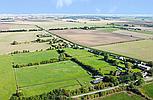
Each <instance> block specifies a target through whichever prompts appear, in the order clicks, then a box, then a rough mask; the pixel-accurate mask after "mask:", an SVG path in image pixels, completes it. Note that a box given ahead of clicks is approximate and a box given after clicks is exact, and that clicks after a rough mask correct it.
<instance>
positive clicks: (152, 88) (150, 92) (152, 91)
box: [140, 83, 153, 99]
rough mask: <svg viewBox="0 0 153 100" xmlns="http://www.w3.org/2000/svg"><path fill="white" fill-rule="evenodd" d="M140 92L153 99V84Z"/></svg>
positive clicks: (147, 85)
mask: <svg viewBox="0 0 153 100" xmlns="http://www.w3.org/2000/svg"><path fill="white" fill-rule="evenodd" d="M140 90H141V91H142V92H143V93H144V94H146V95H147V96H149V97H151V98H152V99H153V83H150V84H146V85H144V86H143V87H142V88H141V89H140Z"/></svg>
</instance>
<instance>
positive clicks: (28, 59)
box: [11, 50, 58, 64]
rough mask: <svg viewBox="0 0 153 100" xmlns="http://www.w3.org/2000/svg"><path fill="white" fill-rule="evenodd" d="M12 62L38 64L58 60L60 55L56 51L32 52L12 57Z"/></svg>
mask: <svg viewBox="0 0 153 100" xmlns="http://www.w3.org/2000/svg"><path fill="white" fill-rule="evenodd" d="M11 57H12V61H13V62H14V63H15V64H28V63H36V62H41V61H45V60H50V59H58V53H57V51H56V50H49V51H40V52H30V53H22V54H15V55H12V56H11Z"/></svg>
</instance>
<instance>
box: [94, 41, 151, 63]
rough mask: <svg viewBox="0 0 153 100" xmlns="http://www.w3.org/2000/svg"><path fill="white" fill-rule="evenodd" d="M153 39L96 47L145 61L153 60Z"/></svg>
mask: <svg viewBox="0 0 153 100" xmlns="http://www.w3.org/2000/svg"><path fill="white" fill-rule="evenodd" d="M152 44H153V40H142V41H135V42H126V43H118V44H112V45H106V46H97V47H94V48H96V49H99V50H104V51H109V52H113V53H117V54H121V55H125V56H129V57H133V58H137V59H142V60H145V61H153V52H152V51H153V46H152Z"/></svg>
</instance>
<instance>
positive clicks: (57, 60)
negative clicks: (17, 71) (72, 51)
mask: <svg viewBox="0 0 153 100" xmlns="http://www.w3.org/2000/svg"><path fill="white" fill-rule="evenodd" d="M66 60H70V58H68V57H67V58H63V59H56V58H55V59H50V60H44V61H41V62H34V63H28V64H16V65H14V64H13V65H12V67H13V68H22V67H30V66H35V65H42V64H49V63H55V62H60V61H66Z"/></svg>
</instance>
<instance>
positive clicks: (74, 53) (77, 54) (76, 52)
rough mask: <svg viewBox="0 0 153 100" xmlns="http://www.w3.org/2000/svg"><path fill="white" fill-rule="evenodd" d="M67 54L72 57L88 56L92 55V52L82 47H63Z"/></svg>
mask: <svg viewBox="0 0 153 100" xmlns="http://www.w3.org/2000/svg"><path fill="white" fill-rule="evenodd" d="M64 50H65V52H66V53H67V54H69V55H70V56H72V57H89V56H93V55H94V54H92V53H90V52H88V51H86V50H83V49H71V48H66V49H64Z"/></svg>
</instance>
